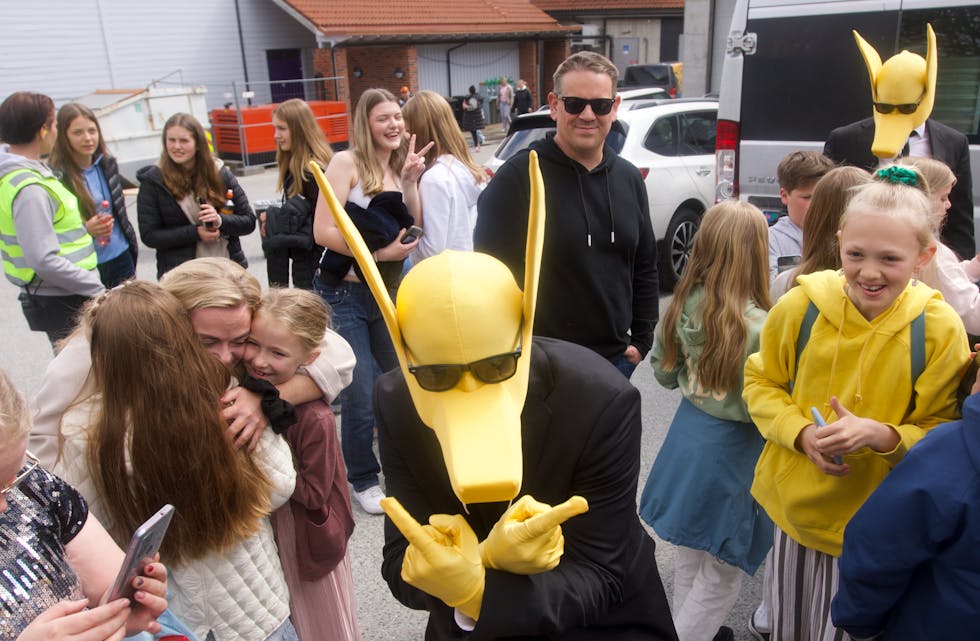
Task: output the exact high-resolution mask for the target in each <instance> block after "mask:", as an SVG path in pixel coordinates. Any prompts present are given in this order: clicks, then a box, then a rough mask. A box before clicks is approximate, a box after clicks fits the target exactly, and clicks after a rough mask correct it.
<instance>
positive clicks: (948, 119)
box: [898, 5, 980, 145]
mask: <svg viewBox="0 0 980 641" xmlns="http://www.w3.org/2000/svg"><path fill="white" fill-rule="evenodd" d="M927 22H928V23H930V24H932V28H933V29H935V31H936V46H937V48H938V49H939V75H938V77H937V79H936V104H935V106H934V107H933V109H932V116H931V117H932V118H933V119H935V120H938V121H939V122H941V123H943V124H945V125H949V126H950V127H952V128H954V129H956V130H958V131H961V132H963V133H964V134H966V135H967V137H968V138H969V139H970V142H971V143H972V144H974V145H976V144H978V143H980V135H978V134H980V131H978V129H980V64H978V62H977V61H978V60H980V7H978V6H976V5H974V6H964V7H947V8H943V9H929V10H926V9H919V10H907V11H903V12H902V27H901V30H900V32H899V40H898V48H899V49H900V50H901V49H908V50H909V51H918V52H920V53H922V52H924V51H925V50H926V35H925V34H926V23H927Z"/></svg>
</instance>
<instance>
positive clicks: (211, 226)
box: [197, 198, 218, 229]
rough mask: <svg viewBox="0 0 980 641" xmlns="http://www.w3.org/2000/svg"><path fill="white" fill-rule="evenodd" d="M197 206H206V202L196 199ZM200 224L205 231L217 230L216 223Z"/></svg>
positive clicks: (203, 199)
mask: <svg viewBox="0 0 980 641" xmlns="http://www.w3.org/2000/svg"><path fill="white" fill-rule="evenodd" d="M197 204H199V205H206V204H208V201H207V199H205V198H198V199H197ZM201 224H202V225H204V228H205V229H217V228H218V223H216V222H213V221H208V222H205V223H201Z"/></svg>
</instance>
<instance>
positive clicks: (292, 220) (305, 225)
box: [262, 194, 314, 251]
mask: <svg viewBox="0 0 980 641" xmlns="http://www.w3.org/2000/svg"><path fill="white" fill-rule="evenodd" d="M313 244H314V243H313V203H311V202H310V201H308V200H307V199H306V198H304V197H303V195H302V194H297V195H295V196H293V197H292V198H289V199H288V200H286V201H285V202H283V204H282V206H280V207H276V206H272V207H269V208H268V209H266V210H265V239H264V240H263V241H262V249H264V250H266V251H268V250H275V249H306V250H309V249H313Z"/></svg>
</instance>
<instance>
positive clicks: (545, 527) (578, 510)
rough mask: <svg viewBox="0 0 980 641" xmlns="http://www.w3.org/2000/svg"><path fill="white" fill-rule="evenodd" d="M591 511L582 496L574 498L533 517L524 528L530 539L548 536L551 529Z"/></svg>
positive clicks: (526, 522)
mask: <svg viewBox="0 0 980 641" xmlns="http://www.w3.org/2000/svg"><path fill="white" fill-rule="evenodd" d="M588 511H589V503H588V501H586V500H585V499H584V498H583V497H581V496H573V497H572V498H570V499H568V500H567V501H565V502H564V503H561V504H559V505H556V506H555V507H553V508H551V509H550V510H547V511H546V512H542V513H541V514H538V515H536V516H532V517H531V518H529V519H528V520H527V521H525V522H524V528H525V531H526V533H527V535H528V536H529V537H530V538H534V537H537V536H541V535H543V534H546V533H547V532H548V531H550V530H551V529H553V528H555V527H557V526H559V525H561V524H562V523H564V522H565V521H567V520H568V519H570V518H572V517H573V516H577V515H579V514H583V513H585V512H588Z"/></svg>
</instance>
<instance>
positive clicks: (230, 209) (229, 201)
mask: <svg viewBox="0 0 980 641" xmlns="http://www.w3.org/2000/svg"><path fill="white" fill-rule="evenodd" d="M234 195H235V192H233V191H232V190H230V189H229V190H228V191H226V192H225V204H224V206H222V207H221V211H220V212H218V213H220V214H221V215H222V216H231V215H232V214H234V213H235V201H234V199H233V198H232V197H233V196H234Z"/></svg>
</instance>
